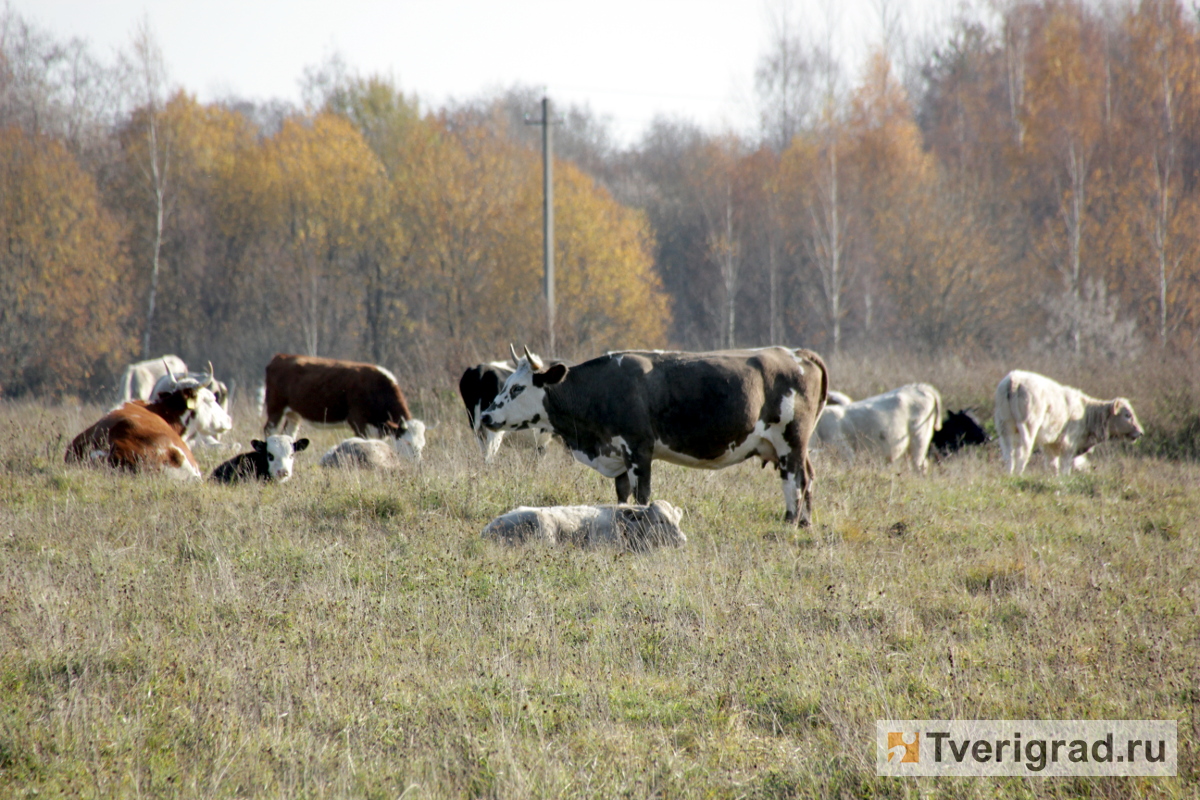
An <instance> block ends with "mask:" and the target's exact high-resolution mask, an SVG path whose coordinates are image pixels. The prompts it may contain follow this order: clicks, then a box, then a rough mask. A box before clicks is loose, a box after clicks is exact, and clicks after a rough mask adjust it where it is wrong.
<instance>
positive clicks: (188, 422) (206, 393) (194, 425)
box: [183, 386, 233, 439]
mask: <svg viewBox="0 0 1200 800" xmlns="http://www.w3.org/2000/svg"><path fill="white" fill-rule="evenodd" d="M194 392H195V397H194V398H193V399H192V400H191V401H190V402H189V403H188V409H189V410H190V411H191V414H190V417H185V418H184V434H183V438H184V439H191V438H193V437H195V436H212V437H214V438H216V437H219V436H220V435H221V434H223V433H225V432H226V431H229V430H232V429H233V419H232V418H231V417H230V416H229V412H227V411H226V410H225V409H224V408H222V407H221V404H220V403H219V402H217V397H216V395H214V394H213V393H212V390H211V389H207V388H205V387H204V386H198V387H196V388H195V390H194Z"/></svg>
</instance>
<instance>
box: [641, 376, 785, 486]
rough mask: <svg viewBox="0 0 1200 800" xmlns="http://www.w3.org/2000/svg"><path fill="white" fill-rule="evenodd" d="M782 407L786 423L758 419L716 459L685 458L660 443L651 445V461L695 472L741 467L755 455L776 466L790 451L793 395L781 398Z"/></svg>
mask: <svg viewBox="0 0 1200 800" xmlns="http://www.w3.org/2000/svg"><path fill="white" fill-rule="evenodd" d="M783 405H787V407H788V408H789V409H790V412H789V415H788V417H787V419H786V421H785V420H781V421H780V422H778V423H772V424H771V425H766V424H764V423H763V421H762V420H759V421H758V422H756V423H754V430H752V431H750V433H749V434H748V435H747V436H746V438H745V439H743V440H742V441H741V442H737V443H732V442H731V443H730V445H729V448H728V449H727V450H726V451H725V452H724V453H722V454H721V455H720V456H718V457H717V458H713V459H701V458H696V457H695V456H690V455H687V454H686V453H679V452H676V451H674V450H672V449H671V448H670V447H668V446H667V445H666V443H664V442H661V441H655V442H654V458H655V459H658V460H660V461H669V462H671V463H672V464H679V465H680V466H683V467H693V468H696V469H724V468H726V467H731V466H733V465H735V464H740V463H742V462H743V461H745V460H746V459H748V458H752V457H754V456H758V457H760V458H762V459H764V460H766V461H768V462H770V463H778V461H779V459H780V458H782V457H783V456H785V455H787V454H788V453H790V452H791V451H792V450H791V447H789V446H788V444H787V440H786V439H785V438H784V429H785V428H787V426H788V423H790V422H791V421H792V419H794V417H795V396H794V394H793V395H792V396H791V399H790V401H789V400H788V399H787V398H784V401H783V403H782V404H781V407H782V406H783Z"/></svg>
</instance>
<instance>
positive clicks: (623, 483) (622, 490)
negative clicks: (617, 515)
mask: <svg viewBox="0 0 1200 800" xmlns="http://www.w3.org/2000/svg"><path fill="white" fill-rule="evenodd" d="M616 483H617V502H618V503H628V502H629V491H630V482H629V471H628V470H626V471H625V472H622V473H621V474H620V475H618V476H617V478H616Z"/></svg>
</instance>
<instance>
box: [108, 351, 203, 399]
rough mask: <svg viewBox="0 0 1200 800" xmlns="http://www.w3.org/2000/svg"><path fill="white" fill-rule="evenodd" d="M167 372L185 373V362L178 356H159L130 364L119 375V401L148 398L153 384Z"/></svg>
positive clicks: (152, 389)
mask: <svg viewBox="0 0 1200 800" xmlns="http://www.w3.org/2000/svg"><path fill="white" fill-rule="evenodd" d="M168 372H173V373H175V374H180V373H186V372H187V364H185V363H183V359H182V358H180V357H179V356H159V357H158V358H151V359H148V360H146V361H139V362H137V363H136V364H130V365H129V366H128V367H126V368H125V373H124V374H123V375H122V376H121V397H120V403H128V402H129V401H130V400H149V399H150V393H151V392H153V391H154V384H156V383H157V382H158V379H159V378H161V377H163V376H164V375H166V374H168ZM120 403H118V405H119V404H120Z"/></svg>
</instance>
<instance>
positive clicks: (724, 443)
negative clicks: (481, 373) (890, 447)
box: [480, 347, 829, 525]
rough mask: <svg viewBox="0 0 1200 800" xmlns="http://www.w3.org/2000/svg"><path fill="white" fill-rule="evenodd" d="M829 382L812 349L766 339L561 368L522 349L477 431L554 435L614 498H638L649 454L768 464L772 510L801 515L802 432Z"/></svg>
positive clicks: (791, 518)
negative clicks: (772, 470)
mask: <svg viewBox="0 0 1200 800" xmlns="http://www.w3.org/2000/svg"><path fill="white" fill-rule="evenodd" d="M828 391H829V377H828V372H827V371H826V369H825V363H824V362H823V361H822V360H821V357H820V356H818V355H817V354H816V353H813V352H811V351H809V350H790V349H787V348H783V347H767V348H763V349H759V350H724V351H718V352H711V353H679V352H661V351H626V352H618V353H608V354H606V355H603V356H600V357H599V358H594V359H592V360H591V361H585V362H584V363H582V364H578V365H576V366H573V367H568V366H567V365H566V364H554V365H552V366H550V367H548V368H543V365H542V363H541V361H540V359H537V358H536V357H535V356H531V355H530V353H529V349H528V348H526V349H525V356H524V357H522V358H521V359H520V361H519V363H518V365H517V369H516V371H515V372H513V374H512V375H511V376H509V378H508V380H507V381H506V382H505V384H504V389H503V390H502V391H501V392H500V394H499V395H498V396H497V397H496V400H495V402H494V403H492V405H491V406H490V407H489V408H488V409H486V410H485V411H484V413H483V416H482V417H481V418H480V421H481V423H482V424H483V426H484V427H485V428H487V429H488V430H495V431H513V430H526V429H529V428H534V429H537V430H540V431H544V432H548V433H554V434H557V435H558V436H559V437H560V438H562V439H563V441H564V442H566V445H567V447H568V449H570V450H571V453H572V455H574V456H575V458H576V459H577V460H578V461H580V462H581V463H583V464H586V465H588V466H589V467H591V468H592V469H594V470H596V471H597V472H599V473H600V474H601V475H604V476H606V477H609V478H613V479H615V481H616V489H617V501H618V502H620V503H624V502H626V501H627V500H628V499H629V496H630V494H633V495H634V496H635V497H636V499H637V503H638V504H639V505H645V504H647V503H648V502H650V465H651V462H652V461H654V460H655V459H661V460H663V461H670V462H672V463H675V464H681V465H683V466H687V467H699V468H702V469H722V468H724V467H729V466H732V465H734V464H740V463H741V462H743V461H746V460H747V459H751V458H760V459H762V461H763V463H764V464H768V463H770V464H774V465H776V467H777V468H778V469H779V474H780V478H781V479H782V481H783V497H784V504H785V506H786V515H785V517H784V519H785V520H786V521H787V522H790V523H794V524H795V523H798V524H801V525H808V524H809V523H810V522H811V519H812V484H813V468H812V462H811V461H810V460H809V457H808V439H809V436H810V435H811V434H812V431H813V428H814V426H815V425H816V424H817V418H818V417H819V416H820V414H821V409H822V408H824V407H825V398H826V395H827V393H828Z"/></svg>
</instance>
